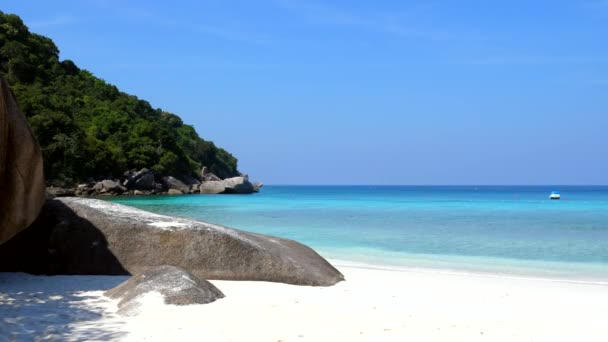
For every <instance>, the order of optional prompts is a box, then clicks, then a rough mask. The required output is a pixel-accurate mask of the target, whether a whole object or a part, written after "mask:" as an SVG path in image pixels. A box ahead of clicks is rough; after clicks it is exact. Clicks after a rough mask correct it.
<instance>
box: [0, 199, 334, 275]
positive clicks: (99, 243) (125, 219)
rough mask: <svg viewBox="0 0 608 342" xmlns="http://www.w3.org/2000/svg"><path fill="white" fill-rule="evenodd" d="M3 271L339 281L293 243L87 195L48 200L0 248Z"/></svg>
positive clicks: (330, 269)
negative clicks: (176, 271)
mask: <svg viewBox="0 0 608 342" xmlns="http://www.w3.org/2000/svg"><path fill="white" fill-rule="evenodd" d="M0 260H11V262H10V263H1V264H0V271H13V272H14V271H23V272H30V273H47V274H49V273H50V274H126V273H131V274H139V273H142V272H146V271H148V270H150V269H152V268H154V267H157V266H161V265H174V266H179V267H182V268H184V269H186V270H188V271H189V272H191V273H192V274H193V275H195V276H196V277H198V278H199V279H226V280H261V281H273V282H283V283H288V284H297V285H313V286H329V285H333V284H335V283H337V282H339V281H341V280H343V279H344V277H343V276H342V274H340V272H338V270H336V269H335V268H334V267H333V266H332V265H330V264H329V263H328V262H327V261H326V260H325V259H323V258H322V257H321V256H319V255H318V254H317V253H316V252H315V251H314V250H312V249H311V248H309V247H307V246H305V245H303V244H300V243H298V242H295V241H291V240H287V239H281V238H277V237H272V236H267V235H261V234H255V233H248V232H243V231H239V230H236V229H231V228H226V227H222V226H218V225H213V224H209V223H204V222H198V221H193V220H188V219H182V218H176V217H170V216H164V215H158V214H153V213H149V212H146V211H143V210H139V209H135V208H131V207H127V206H123V205H119V204H115V203H111V202H107V201H102V200H97V199H91V198H60V199H53V200H49V201H47V203H46V205H45V206H44V208H43V210H42V214H41V215H40V217H39V219H38V220H37V222H36V223H35V224H34V225H32V227H30V228H28V229H26V230H25V231H23V232H22V233H21V234H19V235H18V236H17V237H15V238H14V239H12V240H11V241H9V242H8V243H6V244H5V245H3V246H0Z"/></svg>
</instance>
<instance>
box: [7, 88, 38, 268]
mask: <svg viewBox="0 0 608 342" xmlns="http://www.w3.org/2000/svg"><path fill="white" fill-rule="evenodd" d="M45 198H46V191H45V184H44V174H43V171H42V153H41V151H40V146H39V145H38V141H37V140H36V138H35V137H34V134H33V133H32V129H31V128H30V126H29V124H28V123H27V120H26V119H25V116H24V115H23V114H22V113H21V111H20V110H19V108H18V106H17V101H16V100H15V96H14V95H13V93H12V92H11V90H10V89H9V86H8V83H6V81H5V80H4V79H0V244H2V243H4V242H6V241H8V240H9V239H11V238H12V237H13V236H15V235H16V234H18V233H19V232H20V231H22V230H23V229H25V228H26V227H27V226H29V225H30V224H31V223H32V222H33V221H34V220H35V219H36V217H37V216H38V213H39V212H40V208H41V207H42V205H43V204H44V201H45ZM3 260H4V261H7V259H3ZM9 260H10V259H9Z"/></svg>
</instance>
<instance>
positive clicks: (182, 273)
mask: <svg viewBox="0 0 608 342" xmlns="http://www.w3.org/2000/svg"><path fill="white" fill-rule="evenodd" d="M150 292H158V293H160V294H161V295H162V296H163V297H164V301H165V304H174V305H191V304H208V303H212V302H214V301H216V300H218V299H221V298H224V294H223V293H222V292H221V291H220V290H218V288H217V287H215V286H214V285H213V284H211V283H210V282H208V281H206V280H203V279H198V278H196V277H195V276H193V275H192V274H190V273H189V272H188V271H186V270H184V269H183V268H180V267H175V266H160V267H156V268H153V269H151V270H149V271H147V272H145V273H142V274H138V275H135V276H133V277H131V279H129V280H127V281H125V282H124V283H122V284H120V285H118V286H117V287H115V288H113V289H110V290H108V291H106V292H105V293H104V294H105V295H106V296H108V297H110V298H113V299H120V301H119V302H118V309H119V310H118V313H120V314H122V315H126V316H131V315H135V314H137V313H138V307H139V303H138V299H140V298H141V297H142V296H144V295H145V294H147V293H150Z"/></svg>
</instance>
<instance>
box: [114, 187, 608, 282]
mask: <svg viewBox="0 0 608 342" xmlns="http://www.w3.org/2000/svg"><path fill="white" fill-rule="evenodd" d="M558 189H559V190H561V194H562V200H560V201H551V200H549V199H548V196H549V194H550V192H551V191H552V190H555V187H487V186H486V187H472V186H453V187H445V186H444V187H437V186H434V187H431V186H425V187H415V186H265V187H264V188H262V191H261V192H260V193H258V194H254V195H216V196H213V195H186V196H146V197H117V198H113V199H111V200H112V201H114V202H118V203H123V204H127V205H131V206H135V207H138V208H142V209H145V210H149V211H152V212H157V213H161V214H169V215H176V216H182V217H188V218H194V219H199V220H203V221H207V222H211V223H217V224H221V225H226V226H230V227H234V228H239V229H243V230H249V231H253V232H258V233H265V234H272V235H277V236H281V237H286V238H290V239H295V240H298V241H301V242H303V243H306V244H308V245H310V246H312V247H313V248H315V249H317V250H318V251H319V252H320V253H321V254H323V255H324V256H326V257H330V258H333V259H341V260H349V261H354V262H358V263H369V264H376V265H378V264H379V265H387V266H398V267H399V266H406V267H437V268H444V269H445V268H448V269H458V270H466V271H476V272H477V271H482V272H492V273H507V274H520V275H535V276H545V277H557V278H572V279H584V280H587V279H593V280H602V281H608V187H573V186H562V187H559V188H558Z"/></svg>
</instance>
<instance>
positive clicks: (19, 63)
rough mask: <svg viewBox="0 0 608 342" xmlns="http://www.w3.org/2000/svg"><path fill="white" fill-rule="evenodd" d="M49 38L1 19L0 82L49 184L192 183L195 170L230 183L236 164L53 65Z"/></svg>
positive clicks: (162, 116) (142, 105)
mask: <svg viewBox="0 0 608 342" xmlns="http://www.w3.org/2000/svg"><path fill="white" fill-rule="evenodd" d="M58 56H59V50H58V49H57V47H56V46H55V44H54V43H53V42H52V41H51V40H50V39H48V38H46V37H43V36H40V35H37V34H33V33H30V32H29V30H28V28H27V27H26V26H25V25H24V24H23V22H22V21H21V19H20V18H19V17H18V16H16V15H12V14H4V13H3V12H1V11H0V76H2V77H4V78H6V79H7V81H8V82H9V84H10V85H11V86H12V88H13V92H14V93H15V96H16V97H17V100H18V102H19V105H20V107H21V110H22V111H23V113H24V114H25V115H26V117H27V118H28V120H29V122H30V124H31V126H32V129H33V130H34V133H35V134H36V136H37V138H38V140H39V142H40V145H41V146H42V152H43V155H44V162H45V175H46V177H47V181H48V182H49V183H53V184H57V185H61V184H73V183H75V182H78V181H83V180H85V179H87V178H90V177H93V178H98V177H112V176H118V175H120V174H122V173H123V172H124V171H126V170H130V169H139V168H142V167H148V168H152V169H153V170H155V171H156V172H158V173H159V174H160V175H163V174H171V175H175V176H180V175H189V176H192V175H197V174H198V172H199V171H200V169H201V166H202V165H205V166H207V167H209V169H210V170H211V171H212V172H214V173H216V174H217V175H218V176H220V177H230V176H234V175H236V174H237V173H238V172H237V160H236V159H235V158H234V157H233V156H232V155H231V154H230V153H228V152H227V151H225V150H223V149H221V148H218V147H216V146H215V145H214V144H213V143H212V142H208V141H205V140H203V139H201V138H200V137H199V136H198V134H197V133H196V131H195V130H194V128H193V127H192V126H189V125H184V123H183V122H182V120H181V119H180V118H179V117H178V116H176V115H174V114H171V113H167V112H164V111H162V110H160V109H154V108H152V106H150V104H149V103H148V102H146V101H143V100H140V99H138V98H137V97H135V96H132V95H128V94H125V93H123V92H121V91H120V90H118V89H117V88H116V87H115V86H113V85H111V84H108V83H106V82H105V81H103V80H101V79H99V78H97V77H95V76H93V74H91V73H90V72H88V71H86V70H82V69H80V68H78V66H76V64H74V62H72V61H70V60H64V61H60V60H59V57H58Z"/></svg>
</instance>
